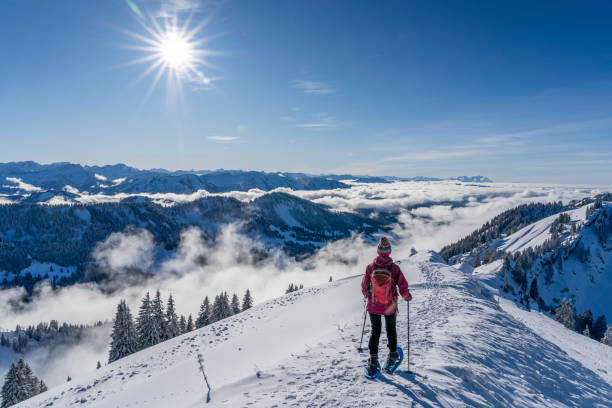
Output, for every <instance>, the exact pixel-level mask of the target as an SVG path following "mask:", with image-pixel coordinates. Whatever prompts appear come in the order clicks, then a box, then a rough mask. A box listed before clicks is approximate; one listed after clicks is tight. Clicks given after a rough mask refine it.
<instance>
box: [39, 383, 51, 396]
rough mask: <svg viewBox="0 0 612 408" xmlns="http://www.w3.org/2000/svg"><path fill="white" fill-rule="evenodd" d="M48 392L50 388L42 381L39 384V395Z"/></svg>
mask: <svg viewBox="0 0 612 408" xmlns="http://www.w3.org/2000/svg"><path fill="white" fill-rule="evenodd" d="M48 390H49V388H47V384H45V382H44V381H43V380H40V382H39V383H38V393H39V394H41V393H43V392H45V391H48Z"/></svg>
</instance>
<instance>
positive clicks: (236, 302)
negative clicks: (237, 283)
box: [232, 293, 240, 314]
mask: <svg viewBox="0 0 612 408" xmlns="http://www.w3.org/2000/svg"><path fill="white" fill-rule="evenodd" d="M237 313H240V300H239V299H238V295H237V294H235V293H234V296H232V314H237Z"/></svg>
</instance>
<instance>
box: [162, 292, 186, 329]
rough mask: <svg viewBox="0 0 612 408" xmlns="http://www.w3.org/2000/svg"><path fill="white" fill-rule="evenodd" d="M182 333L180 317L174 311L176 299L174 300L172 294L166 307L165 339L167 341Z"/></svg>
mask: <svg viewBox="0 0 612 408" xmlns="http://www.w3.org/2000/svg"><path fill="white" fill-rule="evenodd" d="M181 333H182V332H181V329H180V327H179V321H178V316H177V315H176V311H175V310H174V299H173V298H172V294H170V296H169V297H168V304H167V305H166V334H165V336H164V337H165V338H166V339H171V338H173V337H176V336H178V335H180V334H181Z"/></svg>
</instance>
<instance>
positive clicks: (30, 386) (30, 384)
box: [17, 358, 38, 398]
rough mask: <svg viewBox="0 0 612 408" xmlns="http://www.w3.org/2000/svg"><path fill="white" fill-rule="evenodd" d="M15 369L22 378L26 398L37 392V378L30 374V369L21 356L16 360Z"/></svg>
mask: <svg viewBox="0 0 612 408" xmlns="http://www.w3.org/2000/svg"><path fill="white" fill-rule="evenodd" d="M17 370H18V372H19V374H20V375H21V378H22V379H23V384H24V388H25V392H26V393H27V395H28V398H30V397H32V396H34V395H37V394H38V378H36V377H34V374H32V369H31V368H30V366H29V365H27V364H26V362H25V361H24V360H23V359H22V358H21V359H19V361H18V362H17Z"/></svg>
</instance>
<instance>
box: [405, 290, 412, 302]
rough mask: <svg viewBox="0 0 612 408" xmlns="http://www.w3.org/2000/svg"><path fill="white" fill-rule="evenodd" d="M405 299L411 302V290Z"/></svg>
mask: <svg viewBox="0 0 612 408" xmlns="http://www.w3.org/2000/svg"><path fill="white" fill-rule="evenodd" d="M404 300H405V301H406V302H410V301H411V300H412V294H411V293H410V292H408V294H407V295H406V296H404Z"/></svg>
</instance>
